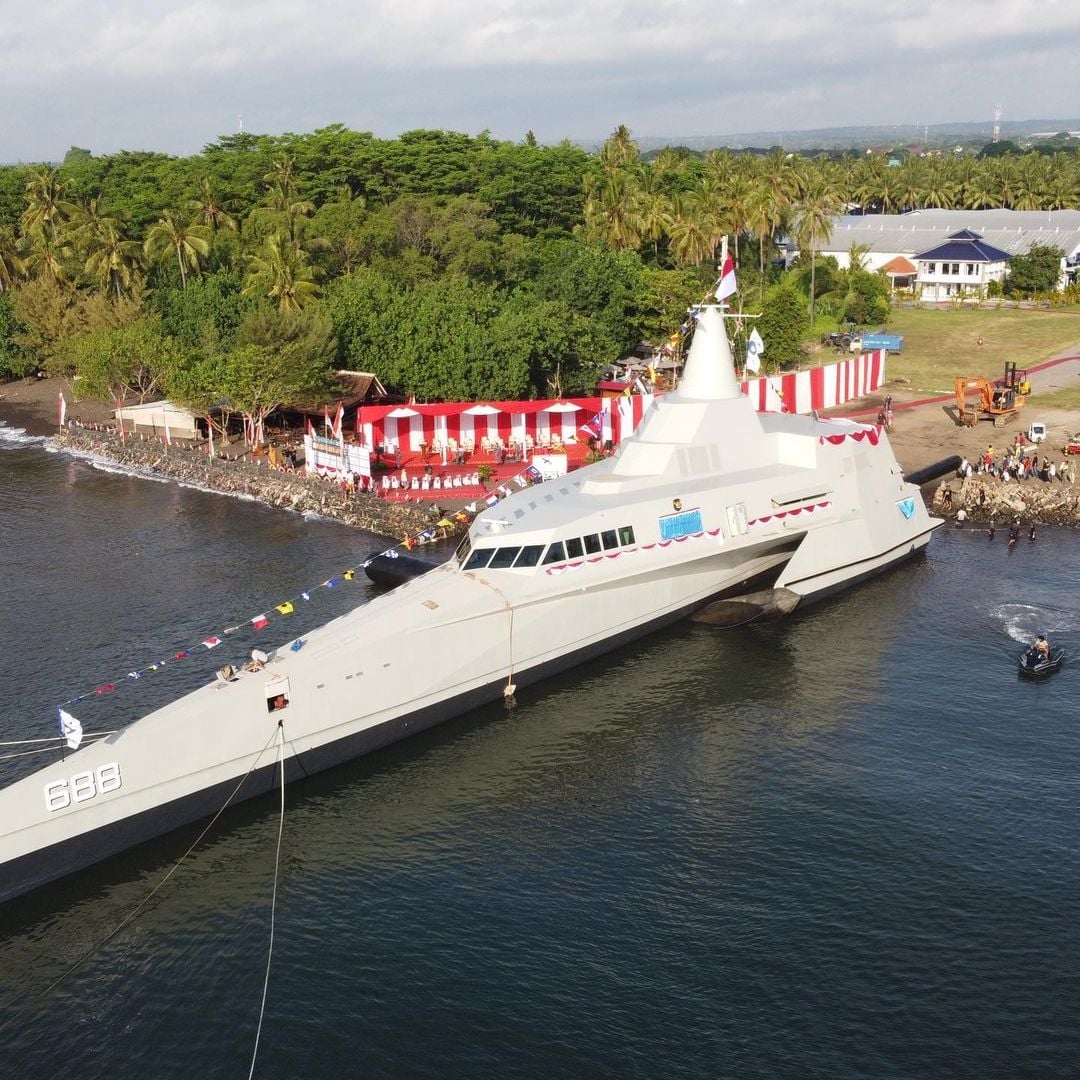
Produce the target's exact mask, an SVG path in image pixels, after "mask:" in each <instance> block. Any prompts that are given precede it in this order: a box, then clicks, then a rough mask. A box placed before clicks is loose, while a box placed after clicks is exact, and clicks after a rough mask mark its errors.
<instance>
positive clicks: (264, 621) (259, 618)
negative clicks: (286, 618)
mask: <svg viewBox="0 0 1080 1080" xmlns="http://www.w3.org/2000/svg"><path fill="white" fill-rule="evenodd" d="M251 625H252V626H254V627H255V629H256V630H261V629H262V628H263V627H264V626H269V625H270V620H269V619H268V618H267V617H266V616H265V615H256V616H255V618H254V619H252V620H251Z"/></svg>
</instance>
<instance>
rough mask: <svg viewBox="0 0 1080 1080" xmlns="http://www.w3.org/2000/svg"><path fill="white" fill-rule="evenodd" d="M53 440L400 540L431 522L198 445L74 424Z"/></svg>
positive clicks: (142, 470) (141, 469) (426, 512)
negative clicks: (207, 452)
mask: <svg viewBox="0 0 1080 1080" xmlns="http://www.w3.org/2000/svg"><path fill="white" fill-rule="evenodd" d="M56 445H57V446H59V447H62V448H63V449H65V450H69V451H71V452H73V453H75V454H78V455H80V456H83V457H88V458H91V459H95V460H105V461H108V462H110V463H112V464H115V465H117V466H119V467H121V468H124V469H129V470H131V471H132V472H134V473H136V474H140V475H145V476H150V477H154V478H157V479H169V480H175V481H176V482H177V483H180V484H187V485H189V486H191V487H197V488H202V489H204V490H206V491H218V492H221V493H222V494H225V495H233V496H241V497H244V498H250V499H255V500H257V501H258V502H261V503H265V504H266V505H267V506H273V507H277V508H279V509H282V510H292V511H294V512H296V513H298V514H319V515H320V516H322V517H327V518H332V519H334V520H335V521H340V522H342V523H343V524H345V525H351V526H353V527H354V528H357V529H364V530H366V531H367V532H372V533H375V534H376V535H378V536H385V537H392V538H393V539H395V540H400V539H401V538H402V537H404V536H413V535H415V534H416V533H418V532H420V531H421V530H422V529H424V528H426V527H427V526H429V525H430V524H432V520H433V515H432V513H431V510H430V509H429V508H428V507H425V506H422V505H419V504H417V505H412V504H409V503H397V502H390V501H389V500H385V499H381V498H378V497H377V496H375V495H373V494H356V495H348V496H346V495H343V494H342V492H341V490H340V489H339V488H338V486H337V485H336V484H333V483H330V482H328V481H326V480H323V479H321V478H320V477H317V476H305V475H304V474H302V473H294V472H278V471H276V470H274V469H271V468H270V467H269V466H268V465H267V464H265V463H262V464H260V463H258V462H252V461H246V460H237V461H230V460H228V459H226V458H214V459H213V460H210V459H209V458H207V457H206V456H205V455H204V454H203V453H201V452H200V451H199V450H197V449H193V448H190V447H188V446H186V445H182V444H175V445H173V446H172V447H170V448H168V449H166V448H165V447H164V446H162V445H161V443H159V442H142V441H138V440H135V439H132V438H131V437H129V438H128V441H127V442H126V443H125V442H121V440H120V438H119V436H117V435H114V434H113V433H111V432H108V431H93V430H87V429H80V428H73V429H70V430H68V431H63V432H61V433H60V434H59V435H58V436H57V437H56Z"/></svg>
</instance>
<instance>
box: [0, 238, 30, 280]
mask: <svg viewBox="0 0 1080 1080" xmlns="http://www.w3.org/2000/svg"><path fill="white" fill-rule="evenodd" d="M25 276H26V264H25V263H24V262H23V260H22V258H21V257H20V251H19V242H18V240H17V239H16V237H15V234H14V233H13V232H12V231H11V229H9V228H7V227H6V226H4V227H0V292H7V291H9V290H10V289H11V288H12V287H13V286H14V284H15V282H16V281H18V280H19V279H20V278H22V277H25Z"/></svg>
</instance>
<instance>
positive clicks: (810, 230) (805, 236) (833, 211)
mask: <svg viewBox="0 0 1080 1080" xmlns="http://www.w3.org/2000/svg"><path fill="white" fill-rule="evenodd" d="M841 205H842V201H841V198H840V193H839V191H838V190H837V189H836V188H835V187H833V186H832V185H830V184H829V182H828V179H827V177H826V175H825V174H824V173H820V174H818V175H817V176H816V177H812V178H811V179H810V182H809V184H808V185H807V187H806V189H805V190H804V191H803V194H802V197H801V198H800V200H799V203H798V212H799V218H798V225H797V227H796V235H797V237H798V241H799V247H802V248H809V249H810V322H811V324H813V322H814V305H815V300H816V299H817V249H818V248H819V247H821V246H822V245H823V244H827V243H828V242H829V237H830V236H831V235H832V227H833V218H834V217H835V216H836V215H837V214H838V213H839V212H840V209H841Z"/></svg>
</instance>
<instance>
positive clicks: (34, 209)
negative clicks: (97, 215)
mask: <svg viewBox="0 0 1080 1080" xmlns="http://www.w3.org/2000/svg"><path fill="white" fill-rule="evenodd" d="M70 187H71V181H69V180H62V179H61V178H60V177H58V176H57V175H56V170H55V169H50V168H47V167H46V168H42V169H38V170H36V171H34V172H31V173H30V176H29V178H28V179H27V181H26V209H25V210H24V211H23V215H22V231H23V235H25V236H33V235H36V234H38V233H42V232H48V233H51V234H52V235H53V237H55V236H56V234H57V233H58V232H59V231H60V229H61V228H62V227H63V225H64V224H65V222H67V221H68V220H69V219H70V218H71V217H72V215H73V214H74V213H75V211H76V206H75V204H74V203H73V202H71V201H70V200H69V199H66V198H65V195H66V193H67V191H68V188H70Z"/></svg>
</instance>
